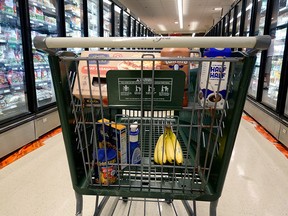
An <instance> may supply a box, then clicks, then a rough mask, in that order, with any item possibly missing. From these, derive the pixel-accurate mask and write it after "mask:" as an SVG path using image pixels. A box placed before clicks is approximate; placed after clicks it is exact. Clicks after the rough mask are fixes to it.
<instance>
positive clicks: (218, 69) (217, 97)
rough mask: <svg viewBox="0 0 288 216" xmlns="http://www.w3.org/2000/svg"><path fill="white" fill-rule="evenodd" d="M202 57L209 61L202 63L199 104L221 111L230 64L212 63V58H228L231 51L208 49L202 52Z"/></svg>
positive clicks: (228, 49) (226, 49)
mask: <svg viewBox="0 0 288 216" xmlns="http://www.w3.org/2000/svg"><path fill="white" fill-rule="evenodd" d="M204 56H205V57H207V58H211V59H210V60H209V61H204V62H202V70H201V77H200V86H199V95H198V97H199V101H200V104H201V106H204V105H205V107H211V108H216V109H223V108H225V107H224V105H225V99H226V95H227V82H228V77H229V69H230V62H224V64H223V62H217V61H213V59H212V58H223V57H230V56H231V49H230V48H225V49H217V48H210V49H207V50H205V51H204ZM222 66H223V67H222ZM220 79H221V80H220ZM219 85H220V86H219Z"/></svg>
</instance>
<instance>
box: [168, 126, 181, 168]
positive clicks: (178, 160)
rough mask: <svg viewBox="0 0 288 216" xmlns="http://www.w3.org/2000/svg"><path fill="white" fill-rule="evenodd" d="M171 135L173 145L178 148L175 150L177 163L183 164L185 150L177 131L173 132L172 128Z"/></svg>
mask: <svg viewBox="0 0 288 216" xmlns="http://www.w3.org/2000/svg"><path fill="white" fill-rule="evenodd" d="M170 137H171V141H172V143H173V147H174V146H175V149H176V150H175V157H176V163H177V164H178V165H181V164H183V152H182V148H181V145H180V143H179V141H178V140H177V137H176V135H175V133H173V132H172V130H171V132H170ZM173 154H174V151H173ZM173 156H174V155H173Z"/></svg>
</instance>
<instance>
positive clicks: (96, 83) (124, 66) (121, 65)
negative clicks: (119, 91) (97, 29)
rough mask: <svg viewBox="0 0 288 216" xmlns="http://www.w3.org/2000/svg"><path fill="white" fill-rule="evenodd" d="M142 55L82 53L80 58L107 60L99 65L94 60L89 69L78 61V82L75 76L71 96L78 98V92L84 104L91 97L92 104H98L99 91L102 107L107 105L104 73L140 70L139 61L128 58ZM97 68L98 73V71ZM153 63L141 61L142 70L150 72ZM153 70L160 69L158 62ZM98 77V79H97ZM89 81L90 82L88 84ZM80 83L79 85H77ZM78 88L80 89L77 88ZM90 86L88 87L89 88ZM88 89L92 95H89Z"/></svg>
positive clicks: (107, 52)
mask: <svg viewBox="0 0 288 216" xmlns="http://www.w3.org/2000/svg"><path fill="white" fill-rule="evenodd" d="M143 54H144V53H137V52H109V51H83V52H82V53H81V57H92V58H107V60H101V61H100V60H99V64H98V65H97V62H96V61H95V60H90V61H89V68H88V63H87V61H86V60H85V61H84V60H83V61H79V66H78V72H79V82H78V76H76V79H75V83H74V87H73V95H74V96H76V97H78V98H80V90H81V95H82V97H83V98H82V99H84V101H85V102H89V103H90V98H91V96H92V98H93V103H94V104H99V103H100V99H101V98H100V89H101V95H102V102H103V104H104V105H107V104H108V99H107V84H106V73H107V72H108V71H109V70H140V69H141V61H132V60H129V59H128V58H141V56H142V55H143ZM154 55H155V57H159V56H160V55H159V54H154ZM109 58H127V60H123V61H115V60H114V61H113V60H110V59H109ZM98 66H99V71H98ZM152 67H153V61H148V60H145V61H143V69H144V70H152ZM155 69H160V62H157V61H156V62H155ZM88 72H90V80H89V79H88ZM98 75H99V77H98ZM89 81H90V82H89ZM79 83H80V85H79ZM79 86H80V87H81V88H79ZM89 86H90V87H89ZM90 88H91V91H92V95H90Z"/></svg>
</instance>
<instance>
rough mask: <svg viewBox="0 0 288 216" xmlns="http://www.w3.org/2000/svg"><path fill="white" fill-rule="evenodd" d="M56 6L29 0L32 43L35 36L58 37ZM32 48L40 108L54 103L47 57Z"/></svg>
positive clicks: (50, 1)
mask: <svg viewBox="0 0 288 216" xmlns="http://www.w3.org/2000/svg"><path fill="white" fill-rule="evenodd" d="M56 16H57V14H56V4H55V2H54V1H53V0H44V1H38V0H29V17H30V25H31V37H32V41H33V39H34V37H35V36H51V37H55V36H58V34H57V21H56ZM32 47H33V64H34V75H35V86H36V96H37V106H38V108H41V107H43V106H47V105H49V104H51V103H54V102H55V101H56V99H55V93H54V87H53V83H52V77H51V70H50V67H49V62H48V55H47V54H46V53H42V52H39V51H38V50H36V49H35V47H34V44H33V42H32Z"/></svg>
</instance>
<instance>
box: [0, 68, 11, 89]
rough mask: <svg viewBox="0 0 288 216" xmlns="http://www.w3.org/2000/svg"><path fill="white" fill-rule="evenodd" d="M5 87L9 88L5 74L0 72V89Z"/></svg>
mask: <svg viewBox="0 0 288 216" xmlns="http://www.w3.org/2000/svg"><path fill="white" fill-rule="evenodd" d="M6 87H9V85H8V81H7V78H6V76H5V73H4V72H2V71H1V72H0V88H6Z"/></svg>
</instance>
